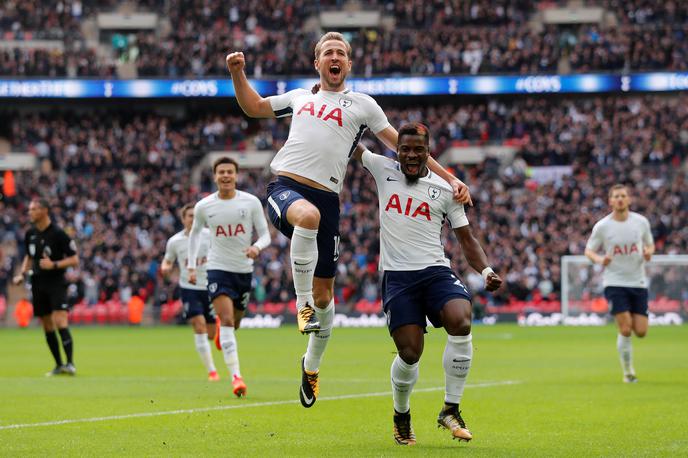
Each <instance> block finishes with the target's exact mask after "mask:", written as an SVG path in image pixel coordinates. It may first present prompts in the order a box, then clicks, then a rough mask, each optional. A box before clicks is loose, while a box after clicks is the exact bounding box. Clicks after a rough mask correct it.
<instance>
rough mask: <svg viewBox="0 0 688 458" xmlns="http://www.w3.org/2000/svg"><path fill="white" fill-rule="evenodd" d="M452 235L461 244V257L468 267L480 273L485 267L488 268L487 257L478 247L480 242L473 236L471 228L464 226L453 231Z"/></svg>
mask: <svg viewBox="0 0 688 458" xmlns="http://www.w3.org/2000/svg"><path fill="white" fill-rule="evenodd" d="M454 234H456V238H457V239H458V240H459V243H460V244H461V250H462V251H463V255H464V256H465V257H466V261H468V265H470V266H471V267H472V268H473V269H474V270H475V271H476V272H478V273H481V272H482V271H483V270H484V269H485V268H486V267H488V263H487V256H486V255H485V251H484V250H483V247H482V246H480V242H478V239H476V238H475V235H473V231H472V230H471V226H469V225H466V226H463V227H460V228H458V229H454Z"/></svg>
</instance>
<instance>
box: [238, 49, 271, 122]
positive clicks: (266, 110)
mask: <svg viewBox="0 0 688 458" xmlns="http://www.w3.org/2000/svg"><path fill="white" fill-rule="evenodd" d="M226 60H227V69H229V73H230V74H231V75H232V83H233V84H234V93H235V95H236V99H237V102H239V106H240V107H241V109H242V110H244V113H246V115H247V116H250V117H252V118H274V117H275V113H274V112H273V111H272V106H270V101H269V100H268V99H266V98H264V97H261V96H260V94H258V93H257V92H256V91H255V89H253V88H252V87H251V84H250V83H249V82H248V78H246V74H245V73H244V67H245V66H246V60H245V59H244V53H243V52H233V53H230V54H228V55H227V58H226Z"/></svg>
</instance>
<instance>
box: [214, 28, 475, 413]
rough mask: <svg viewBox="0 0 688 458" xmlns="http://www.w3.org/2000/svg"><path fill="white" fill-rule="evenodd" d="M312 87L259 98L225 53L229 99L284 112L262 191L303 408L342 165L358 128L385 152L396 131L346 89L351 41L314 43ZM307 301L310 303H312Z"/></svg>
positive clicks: (330, 296) (238, 61)
mask: <svg viewBox="0 0 688 458" xmlns="http://www.w3.org/2000/svg"><path fill="white" fill-rule="evenodd" d="M314 66H315V69H316V71H317V72H318V73H319V75H320V84H319V90H313V91H309V90H306V89H295V90H293V91H289V92H287V93H285V94H282V95H277V96H272V97H267V98H263V97H261V96H260V95H259V94H258V93H257V92H256V91H255V90H254V89H253V88H252V87H251V85H250V84H249V82H248V79H247V78H246V74H245V73H244V67H245V59H244V54H243V53H242V52H233V53H230V54H228V55H227V68H228V69H229V72H230V73H231V75H232V82H233V84H234V90H235V93H236V98H237V101H238V103H239V105H240V106H241V108H242V110H243V111H244V113H246V115H248V116H251V117H257V118H272V117H284V116H292V121H291V127H290V129H289V137H288V138H287V141H286V143H285V144H284V146H283V147H282V149H280V151H279V152H278V153H277V155H276V156H275V158H274V159H273V161H272V163H271V169H272V171H273V173H275V174H277V179H276V180H275V181H273V182H272V183H270V185H269V186H268V189H267V194H268V203H269V206H268V213H269V215H270V219H271V221H272V223H273V224H274V226H275V227H276V228H277V229H278V230H279V231H281V232H282V233H283V234H284V235H285V236H286V237H288V238H290V239H291V249H290V254H291V270H292V276H293V279H294V289H295V290H296V307H297V320H298V329H299V331H300V332H301V333H307V334H310V335H309V340H308V347H307V349H306V354H305V355H304V356H303V358H302V360H301V371H302V377H301V387H300V390H299V398H300V399H301V404H302V405H303V406H304V407H311V406H312V405H313V404H314V403H315V400H316V398H317V396H318V392H319V382H318V370H319V367H320V363H321V361H322V357H323V354H324V352H325V348H326V346H327V342H328V340H329V338H330V334H331V328H332V322H333V321H334V276H335V270H336V262H337V258H338V257H339V251H338V250H339V248H338V245H339V197H338V193H339V192H340V191H341V189H342V185H343V183H344V174H345V173H346V168H347V163H348V161H349V158H350V157H351V155H352V154H353V151H354V149H355V148H356V145H357V144H358V141H359V140H360V138H361V136H362V135H363V132H364V131H365V130H366V129H370V130H371V131H372V132H373V133H374V134H375V135H377V137H378V138H379V139H380V140H381V141H382V142H384V143H385V144H386V145H387V146H388V147H390V148H391V149H395V148H396V142H397V131H396V130H395V129H394V128H393V127H392V126H391V125H390V124H389V122H388V121H387V117H386V116H385V114H384V112H383V111H382V109H381V108H380V106H379V105H378V104H377V102H375V100H373V99H372V98H371V97H369V96H367V95H365V94H361V93H357V92H353V91H351V90H349V89H347V88H346V86H345V81H346V77H347V75H348V74H349V72H350V71H351V66H352V61H351V45H350V44H349V42H348V41H346V39H345V38H344V37H343V36H342V34H340V33H337V32H329V33H326V34H325V35H323V36H322V37H321V38H320V40H319V41H318V43H317V44H316V45H315V61H314ZM429 167H430V168H431V169H432V170H433V171H434V172H435V173H437V174H438V175H439V176H440V177H442V178H443V179H445V180H446V181H447V182H449V183H450V184H451V186H452V187H453V188H454V192H455V194H456V197H457V198H458V199H463V200H464V201H468V200H470V195H469V192H468V188H467V187H466V186H465V185H464V184H463V183H462V182H461V181H460V180H458V179H457V178H455V177H454V176H452V175H451V174H449V173H448V172H446V171H445V170H444V169H443V168H442V167H441V166H440V165H439V164H438V163H437V162H435V161H434V160H433V159H430V160H429ZM314 305H315V307H313V306H314Z"/></svg>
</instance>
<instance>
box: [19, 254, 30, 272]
mask: <svg viewBox="0 0 688 458" xmlns="http://www.w3.org/2000/svg"><path fill="white" fill-rule="evenodd" d="M29 270H31V258H29V257H28V256H24V259H23V260H22V265H21V272H20V273H21V274H22V275H24V274H25V273H27V272H28V271H29Z"/></svg>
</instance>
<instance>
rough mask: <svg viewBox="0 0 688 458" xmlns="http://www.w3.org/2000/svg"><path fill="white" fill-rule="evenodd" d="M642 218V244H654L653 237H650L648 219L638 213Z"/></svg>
mask: <svg viewBox="0 0 688 458" xmlns="http://www.w3.org/2000/svg"><path fill="white" fill-rule="evenodd" d="M639 216H640V217H641V218H642V226H643V245H654V243H655V239H654V237H652V229H651V228H650V221H649V220H648V219H647V218H645V217H644V216H641V215H639Z"/></svg>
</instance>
